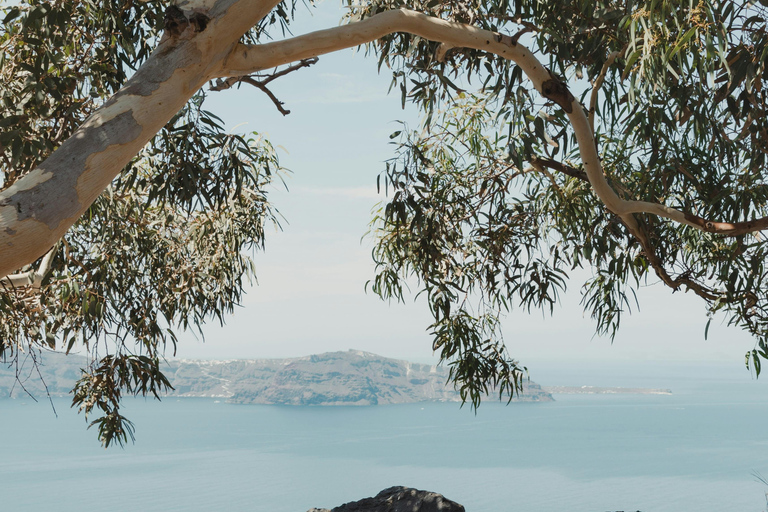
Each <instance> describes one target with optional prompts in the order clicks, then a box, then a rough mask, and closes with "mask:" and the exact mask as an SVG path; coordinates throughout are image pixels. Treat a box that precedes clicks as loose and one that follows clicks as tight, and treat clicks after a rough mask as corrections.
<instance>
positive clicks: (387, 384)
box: [0, 350, 552, 405]
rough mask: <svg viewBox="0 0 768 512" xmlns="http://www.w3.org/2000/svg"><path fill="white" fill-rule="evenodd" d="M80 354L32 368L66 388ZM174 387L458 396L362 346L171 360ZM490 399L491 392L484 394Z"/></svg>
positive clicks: (528, 391) (397, 397)
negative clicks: (281, 355) (282, 355)
mask: <svg viewBox="0 0 768 512" xmlns="http://www.w3.org/2000/svg"><path fill="white" fill-rule="evenodd" d="M84 364H85V358H82V357H78V356H63V355H61V354H54V353H46V354H44V356H43V363H42V364H41V365H40V372H41V374H42V376H43V379H44V382H45V384H46V385H47V386H48V390H49V392H50V393H51V395H53V396H63V395H66V394H67V393H69V391H70V390H71V389H72V387H73V386H74V384H75V381H76V380H77V379H78V378H79V376H80V370H79V368H80V367H82V366H83V365H84ZM164 371H165V373H166V375H167V376H168V378H169V380H170V381H171V384H172V385H173V387H174V388H175V390H174V391H172V392H171V393H170V396H182V397H220V398H225V399H226V400H227V401H228V402H232V403H239V404H283V405H377V404H378V405H383V404H399V403H412V402H430V401H432V402H434V401H442V402H458V401H459V395H458V393H457V392H456V391H455V390H454V389H453V387H452V386H446V380H447V378H448V370H447V369H445V368H442V367H436V366H430V365H423V364H415V363H410V362H408V361H399V360H395V359H388V358H385V357H381V356H378V355H375V354H371V353H368V352H361V351H356V350H350V351H347V352H329V353H326V354H319V355H313V356H308V357H301V358H295V359H261V360H232V361H186V360H181V361H171V362H170V363H169V364H168V366H166V367H165V368H164ZM21 375H22V377H23V379H22V382H23V383H24V387H25V388H26V389H28V390H29V391H30V393H31V394H32V395H34V396H35V397H38V398H40V397H45V396H46V392H45V388H44V386H43V384H42V383H41V382H40V378H39V376H38V375H37V372H36V371H35V370H34V369H33V367H32V366H31V365H27V367H26V368H25V369H24V370H23V371H22V372H21ZM23 395H25V393H24V391H23V389H22V388H21V386H19V385H18V384H15V371H14V369H12V368H7V367H5V366H0V397H7V396H14V397H20V396H23ZM491 399H492V397H491ZM551 400H552V395H550V394H549V393H547V392H545V391H543V390H542V389H541V387H540V386H539V385H538V384H535V383H533V382H527V383H525V392H524V393H522V394H521V395H520V396H518V397H515V399H514V400H513V401H515V402H545V401H551Z"/></svg>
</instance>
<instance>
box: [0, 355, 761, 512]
mask: <svg viewBox="0 0 768 512" xmlns="http://www.w3.org/2000/svg"><path fill="white" fill-rule="evenodd" d="M585 370H586V371H587V373H585ZM550 372H551V374H549V373H550ZM586 374H589V375H590V379H591V380H590V381H589V382H584V381H583V380H584V378H585V377H584V376H585V375H586ZM535 377H536V380H537V381H538V382H539V383H540V384H542V385H581V384H588V385H596V386H625V387H635V386H642V387H653V388H670V389H672V391H673V395H671V396H666V395H633V396H627V395H614V396H606V395H556V396H555V398H556V402H553V403H539V404H514V405H511V406H508V407H504V406H501V405H498V404H495V403H485V404H483V405H482V406H481V407H480V409H479V411H478V413H477V415H474V414H473V413H472V412H471V410H469V409H468V408H467V407H465V408H464V409H459V407H458V406H457V405H456V404H450V403H447V404H440V403H430V404H409V405H396V406H379V407H333V408H309V407H278V406H240V405H229V404H226V403H223V402H216V401H215V400H213V399H182V400H177V399H166V400H164V401H163V402H161V403H156V402H153V401H149V400H147V401H145V400H143V399H136V400H128V401H127V406H126V412H127V414H128V416H129V418H131V419H132V420H133V421H134V422H135V424H136V426H137V440H136V444H135V445H128V446H127V447H126V448H125V449H123V450H121V449H109V450H103V449H101V448H100V447H99V446H98V443H97V442H96V439H95V432H93V431H86V430H85V424H84V420H83V418H82V417H80V416H77V415H76V414H75V413H74V411H71V410H70V409H69V408H68V400H66V399H60V400H58V399H57V400H54V403H55V404H56V407H57V411H58V413H59V417H58V418H55V417H54V416H53V413H52V412H51V408H50V405H49V404H47V403H46V402H44V401H42V400H41V402H40V403H34V402H32V401H31V400H28V399H17V400H10V399H2V400H0V434H1V435H2V436H3V438H4V439H5V443H4V454H3V457H2V458H0V478H2V481H3V484H4V485H3V491H2V497H0V509H1V510H14V511H17V510H18V511H20V510H23V511H37V510H56V511H75V510H77V511H78V512H80V511H82V510H88V509H98V510H114V511H123V510H125V511H134V510H142V511H175V510H178V511H182V510H183V511H215V510H227V511H240V510H242V511H246V510H248V511H253V510H263V511H269V512H304V511H306V510H307V509H309V508H310V507H314V506H318V507H319V506H322V507H329V508H330V507H333V506H336V505H340V504H342V503H344V502H346V501H352V500H356V499H360V498H363V497H366V496H370V495H373V494H375V493H377V492H378V491H380V490H381V489H383V488H385V487H389V486H392V485H406V486H411V487H417V488H422V489H428V490H432V491H436V492H440V493H442V494H445V495H446V496H447V497H449V498H451V499H453V500H455V501H458V502H459V503H462V504H463V505H464V506H465V507H466V508H467V510H468V511H479V512H485V511H520V512H547V511H557V510H568V511H573V512H579V511H584V512H587V511H595V512H605V511H609V510H611V511H613V510H625V511H630V510H632V511H634V510H641V511H643V512H654V511H655V512H673V511H674V512H679V511H684V510H692V511H697V512H719V511H750V512H751V511H754V512H758V511H761V510H764V509H765V498H764V492H765V491H766V490H768V489H766V488H765V486H764V485H762V484H760V483H758V482H756V481H755V478H754V477H753V475H752V473H753V472H759V473H762V474H763V475H768V459H766V456H765V455H766V449H767V448H768V439H766V436H765V425H766V424H768V395H767V394H766V391H767V389H766V384H765V380H766V379H765V377H763V378H761V379H759V380H758V381H754V380H750V377H749V374H748V373H746V371H741V370H740V369H735V368H723V367H720V366H718V365H708V366H705V365H697V366H682V365H678V366H673V365H657V364H646V365H643V366H637V365H635V366H634V367H630V366H624V367H615V366H614V367H612V368H606V367H602V368H595V369H585V368H584V367H583V366H578V365H574V366H572V367H569V366H567V365H562V366H561V367H550V369H549V370H544V371H543V372H542V373H540V374H539V375H536V376H535ZM575 378H578V379H580V380H579V381H574V380H573V379H575Z"/></svg>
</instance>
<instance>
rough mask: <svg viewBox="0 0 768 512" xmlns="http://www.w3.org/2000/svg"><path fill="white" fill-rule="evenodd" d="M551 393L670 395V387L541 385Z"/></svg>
mask: <svg viewBox="0 0 768 512" xmlns="http://www.w3.org/2000/svg"><path fill="white" fill-rule="evenodd" d="M541 389H542V390H544V391H545V392H547V393H551V394H553V395H671V394H672V390H671V389H652V388H622V387H598V386H542V387H541Z"/></svg>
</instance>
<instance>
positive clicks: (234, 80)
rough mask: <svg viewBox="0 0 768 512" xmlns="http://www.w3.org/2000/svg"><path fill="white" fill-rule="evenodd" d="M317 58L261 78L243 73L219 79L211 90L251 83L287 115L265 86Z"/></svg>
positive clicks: (279, 102) (304, 66)
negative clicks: (242, 74) (243, 74)
mask: <svg viewBox="0 0 768 512" xmlns="http://www.w3.org/2000/svg"><path fill="white" fill-rule="evenodd" d="M318 60H319V59H318V58H317V57H310V58H308V59H302V60H301V61H299V63H298V64H293V65H291V66H288V67H287V68H285V69H283V70H282V71H275V72H274V73H272V74H271V75H268V76H266V77H265V78H264V79H263V80H257V78H261V77H262V76H263V75H245V76H233V77H229V78H226V79H221V78H220V79H219V80H218V81H217V82H216V84H212V85H211V90H212V91H223V90H225V89H229V88H231V87H233V86H235V85H237V84H239V83H241V82H244V83H246V84H249V85H252V86H254V87H256V88H257V89H259V90H261V91H262V92H264V93H265V94H266V95H267V96H269V99H271V100H272V103H274V104H275V107H277V110H278V111H279V112H280V113H281V114H283V115H284V116H287V115H288V114H290V113H291V111H290V110H288V109H286V108H284V107H283V105H284V103H283V102H282V101H280V100H278V99H277V97H276V96H275V95H274V94H273V93H272V91H270V90H269V89H268V88H267V84H268V83H270V82H271V81H272V80H275V79H276V78H280V77H281V76H285V75H287V74H288V73H291V72H293V71H296V70H298V69H301V68H306V67H309V66H311V65H312V64H316V63H317V61H318Z"/></svg>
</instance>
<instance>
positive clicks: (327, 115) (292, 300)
mask: <svg viewBox="0 0 768 512" xmlns="http://www.w3.org/2000/svg"><path fill="white" fill-rule="evenodd" d="M341 15H342V11H341V9H340V8H339V7H338V2H337V0H330V1H326V2H325V3H323V4H321V8H320V9H319V10H316V11H315V14H314V16H312V15H310V14H309V13H308V12H304V11H300V12H299V15H298V18H300V20H301V21H300V22H299V23H296V24H295V26H294V27H295V28H294V33H295V34H297V35H298V34H302V33H305V32H307V31H310V30H317V29H321V28H328V27H332V26H336V25H337V24H338V23H339V20H340V19H341ZM376 67H377V66H376V60H375V58H371V57H368V58H365V56H364V55H363V53H362V52H357V53H356V52H354V51H353V50H347V51H343V52H339V53H336V54H333V55H328V56H323V57H321V58H320V62H319V63H318V64H316V65H315V66H312V67H311V68H309V69H303V70H300V71H298V72H295V73H293V74H291V75H289V76H286V77H284V78H280V79H278V80H277V81H275V82H273V83H272V84H271V85H272V86H273V87H272V90H273V92H274V93H275V94H276V95H277V96H278V98H280V99H281V100H282V101H284V102H285V107H286V108H288V109H290V110H291V114H290V115H288V116H285V117H283V116H282V115H280V114H279V113H278V112H277V110H276V109H275V107H274V106H273V105H272V103H271V101H270V100H269V99H268V98H267V97H266V95H264V94H263V93H261V92H260V91H258V90H256V89H254V88H251V87H249V86H244V87H243V88H241V89H240V90H230V91H225V92H222V93H211V99H210V104H209V108H210V110H213V111H214V112H216V113H217V114H218V115H220V116H222V117H223V118H224V119H225V121H226V122H227V124H228V126H229V127H230V128H231V129H233V130H237V131H254V130H255V131H259V132H261V133H263V134H265V135H266V136H267V137H268V138H269V139H270V140H271V141H272V143H273V144H274V145H278V146H281V149H280V159H281V163H282V164H283V165H284V166H285V167H287V168H289V169H291V170H292V171H293V173H292V174H291V175H290V176H289V177H288V178H287V183H288V187H289V188H290V192H289V193H285V192H284V191H281V190H279V189H276V190H275V191H274V193H273V194H272V196H271V197H272V200H273V202H274V204H275V205H276V207H277V208H278V209H279V210H280V211H281V213H282V214H283V215H284V216H285V217H286V219H287V222H286V223H285V224H284V226H283V227H284V229H283V231H282V232H277V231H275V232H274V233H271V234H270V235H269V236H268V237H267V248H266V252H264V253H259V254H257V255H256V265H257V272H258V279H259V284H258V286H256V287H254V288H253V289H252V290H250V291H249V292H248V295H247V296H246V298H245V301H244V303H243V307H242V308H240V309H239V310H238V311H237V312H236V314H235V315H234V316H232V317H230V318H229V320H228V321H227V325H225V326H224V327H220V326H219V325H218V324H213V323H212V324H210V325H209V326H207V328H206V329H205V333H206V341H205V343H202V342H201V341H200V340H197V339H195V338H193V337H191V336H190V335H183V336H182V342H181V343H180V344H179V349H178V356H179V357H185V358H262V357H292V356H301V355H307V354H311V353H318V352H325V351H332V350H346V349H349V348H355V349H361V350H367V351H371V352H376V353H379V354H382V355H385V356H390V357H397V358H404V359H411V360H417V361H424V362H426V361H436V359H437V358H436V357H435V356H434V355H433V354H432V350H431V341H430V337H429V335H428V334H427V332H426V330H425V329H426V327H427V325H428V324H429V320H430V316H429V313H428V311H427V308H426V304H425V303H423V302H416V303H413V302H408V303H407V304H405V305H403V304H387V303H384V302H382V301H381V300H379V299H378V298H377V297H376V296H374V295H373V294H371V293H368V294H366V293H365V291H364V285H365V282H366V281H367V280H368V279H371V278H372V277H373V264H372V262H371V257H370V251H371V247H372V243H371V241H370V240H363V239H362V238H363V235H364V234H365V233H366V231H367V226H368V222H369V220H370V218H371V211H372V209H373V208H374V207H375V206H376V204H377V203H378V202H379V201H380V200H381V198H380V197H378V196H377V195H376V177H377V175H378V174H379V173H380V172H381V171H382V170H383V168H384V163H383V162H384V161H385V160H386V159H387V158H389V157H391V156H392V155H393V152H392V149H393V148H392V146H391V145H390V144H389V142H390V141H389V134H390V133H392V132H393V131H395V130H397V129H398V125H397V124H396V123H395V122H394V120H397V119H401V120H407V121H409V122H411V123H412V124H413V125H414V126H415V124H416V123H417V120H418V117H417V113H416V112H414V111H413V110H410V111H408V110H406V111H403V110H401V108H400V97H399V91H395V92H393V94H392V95H387V89H388V87H389V82H390V75H389V72H388V71H387V70H383V72H382V75H381V76H379V75H378V73H377V69H376ZM579 285H580V282H578V281H577V280H574V281H573V282H572V284H571V290H570V292H569V294H568V296H567V297H566V299H565V301H564V303H563V304H562V306H561V307H559V308H557V309H556V311H555V315H554V316H553V317H549V316H547V317H542V315H541V314H534V315H530V316H529V315H526V314H512V315H510V316H508V317H507V319H506V320H505V326H506V328H505V338H506V340H507V345H508V346H509V348H510V353H511V354H512V355H513V356H514V357H517V358H519V359H521V361H522V362H523V363H524V364H528V365H529V366H535V365H536V364H541V363H543V362H547V361H552V362H555V361H560V362H564V361H569V360H570V361H606V362H607V361H624V360H684V359H692V360H697V361H698V360H717V361H722V362H723V363H726V364H727V365H728V366H734V365H740V364H743V357H744V353H745V352H746V351H747V350H749V349H751V348H753V346H754V342H753V341H752V339H750V338H749V337H748V336H746V335H744V334H743V333H741V332H740V331H738V330H735V329H728V328H725V327H724V326H721V325H720V322H719V321H715V322H713V326H712V327H711V328H710V333H709V340H707V341H705V340H704V326H705V323H706V317H705V309H704V307H703V304H702V303H701V302H700V301H698V300H696V299H695V297H692V296H691V295H692V294H687V295H686V294H683V293H676V294H674V295H673V294H672V293H671V292H670V291H669V290H668V289H666V288H664V287H663V286H661V285H658V284H656V285H651V286H649V287H647V288H644V289H643V290H641V292H640V294H639V298H640V306H641V311H640V312H639V313H634V314H633V315H632V316H631V317H627V318H626V320H625V321H624V323H623V328H622V331H621V333H620V334H619V336H618V337H617V338H616V340H615V342H614V343H613V344H612V345H611V343H610V340H608V339H603V338H596V337H593V324H592V322H591V320H590V319H589V318H585V317H584V314H583V312H582V309H581V306H580V305H579V304H578V302H579V294H578V287H579Z"/></svg>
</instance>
